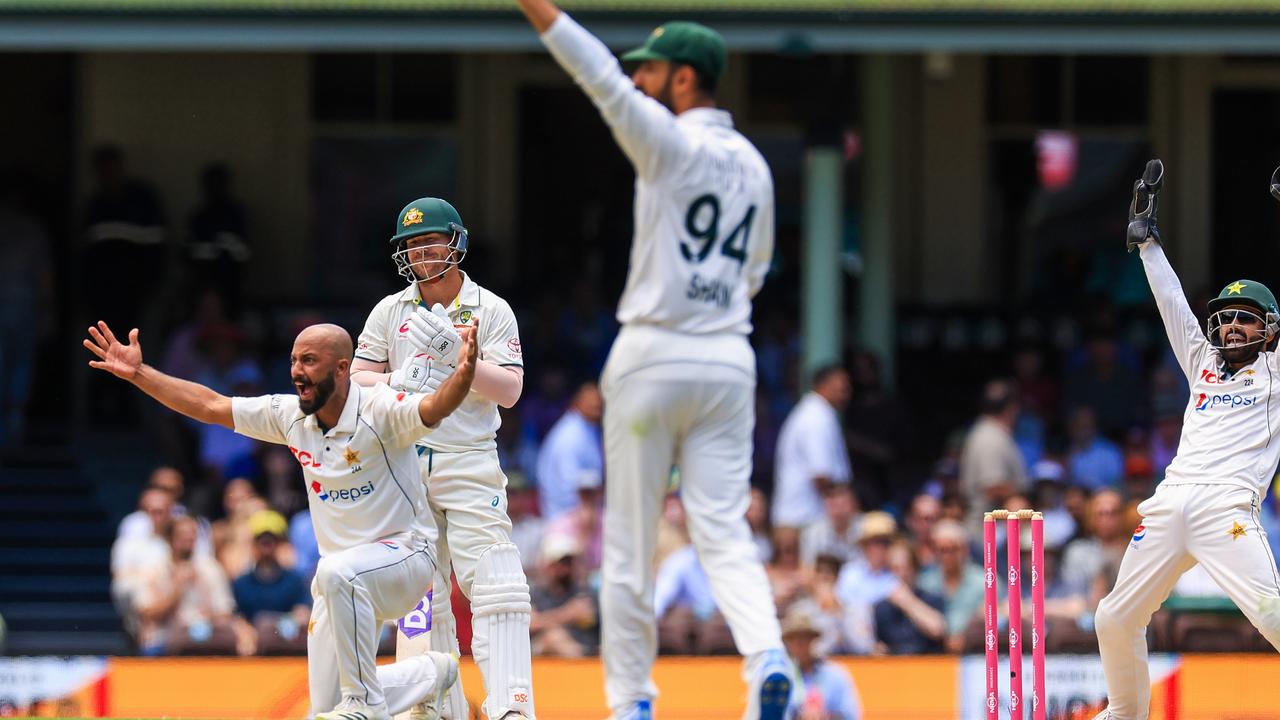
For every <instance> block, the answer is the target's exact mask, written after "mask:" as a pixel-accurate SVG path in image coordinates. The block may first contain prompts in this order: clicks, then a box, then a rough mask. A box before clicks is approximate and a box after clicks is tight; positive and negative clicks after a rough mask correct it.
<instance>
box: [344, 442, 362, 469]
mask: <svg viewBox="0 0 1280 720" xmlns="http://www.w3.org/2000/svg"><path fill="white" fill-rule="evenodd" d="M342 459H343V460H346V461H347V467H349V468H351V474H353V475H354V474H355V473H358V472H360V471H361V470H363V469H364V468H362V467H361V466H360V453H359V451H357V450H353V449H352V448H350V447H348V448H347V449H346V451H345V452H343V453H342Z"/></svg>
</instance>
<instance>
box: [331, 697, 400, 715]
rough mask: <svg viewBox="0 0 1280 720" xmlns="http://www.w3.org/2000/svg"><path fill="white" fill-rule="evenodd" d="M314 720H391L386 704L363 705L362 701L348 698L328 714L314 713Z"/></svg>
mask: <svg viewBox="0 0 1280 720" xmlns="http://www.w3.org/2000/svg"><path fill="white" fill-rule="evenodd" d="M315 720H391V713H389V712H388V711H387V704H386V703H382V704H381V705H365V704H364V701H362V700H357V699H356V698H353V697H348V698H343V699H342V702H340V703H338V706H337V707H335V708H334V709H332V710H330V711H329V712H324V713H316V718H315Z"/></svg>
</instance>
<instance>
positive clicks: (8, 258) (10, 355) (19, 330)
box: [0, 172, 53, 449]
mask: <svg viewBox="0 0 1280 720" xmlns="http://www.w3.org/2000/svg"><path fill="white" fill-rule="evenodd" d="M30 190H31V184H30V182H29V181H26V180H25V179H24V178H22V177H20V176H19V175H17V174H15V173H13V172H6V173H4V174H3V175H0V449H4V448H5V447H13V446H16V445H18V444H19V443H21V442H22V436H23V432H24V430H25V425H26V413H27V399H28V397H29V395H30V390H31V379H32V372H31V371H32V367H33V366H34V363H35V361H36V354H37V352H38V351H39V349H40V338H41V337H42V336H43V335H44V334H45V333H46V332H48V330H49V328H50V326H51V325H52V320H53V318H52V314H51V312H50V310H51V309H52V307H53V304H52V303H51V300H52V299H53V265H52V261H51V252H50V248H49V236H48V234H47V233H46V232H45V228H44V226H43V225H42V224H41V223H40V221H39V220H37V219H36V217H35V216H34V215H33V214H32V213H33V208H32V204H31V199H30V198H29V197H28V193H29V192H30Z"/></svg>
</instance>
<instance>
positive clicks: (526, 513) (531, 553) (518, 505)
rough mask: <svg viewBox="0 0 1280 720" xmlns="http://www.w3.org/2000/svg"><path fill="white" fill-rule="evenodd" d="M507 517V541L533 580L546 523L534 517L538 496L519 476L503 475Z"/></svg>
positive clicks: (536, 513) (527, 482) (522, 477)
mask: <svg viewBox="0 0 1280 720" xmlns="http://www.w3.org/2000/svg"><path fill="white" fill-rule="evenodd" d="M503 469H504V470H505V469H506V468H505V467H504V468H503ZM507 517H509V518H511V542H513V543H515V545H516V547H517V548H519V550H520V564H521V565H523V566H524V570H525V572H526V573H527V574H529V576H530V577H533V576H534V575H535V574H536V572H537V570H538V548H540V547H541V546H542V536H543V534H544V533H543V528H544V527H545V526H546V523H545V522H544V521H543V519H542V518H541V517H539V516H538V493H537V492H536V491H535V490H534V488H533V487H532V486H531V485H530V483H529V479H528V477H527V476H525V475H524V474H522V473H508V475H507Z"/></svg>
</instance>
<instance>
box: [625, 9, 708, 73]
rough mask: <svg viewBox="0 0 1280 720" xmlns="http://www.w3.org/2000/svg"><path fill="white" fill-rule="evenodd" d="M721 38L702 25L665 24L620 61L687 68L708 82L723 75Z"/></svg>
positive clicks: (685, 23)
mask: <svg viewBox="0 0 1280 720" xmlns="http://www.w3.org/2000/svg"><path fill="white" fill-rule="evenodd" d="M725 52H726V51H725V45H724V38H723V37H721V36H720V33H718V32H716V31H715V30H712V29H711V28H709V27H707V26H706V25H700V24H698V23H695V22H685V21H680V20H677V21H674V22H669V23H667V24H665V25H663V26H661V27H659V28H657V29H656V30H654V31H653V32H652V33H650V34H649V38H648V39H647V40H645V41H644V45H641V46H640V47H638V48H636V49H635V50H632V51H630V52H628V53H626V54H625V55H623V56H622V59H623V60H626V61H628V62H630V61H641V62H642V61H645V60H665V61H667V62H673V63H681V64H683V65H689V66H691V67H692V68H693V69H694V70H697V71H698V72H700V73H702V74H704V75H706V76H707V77H709V78H711V79H712V80H719V79H720V74H721V73H723V72H724V63H725Z"/></svg>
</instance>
